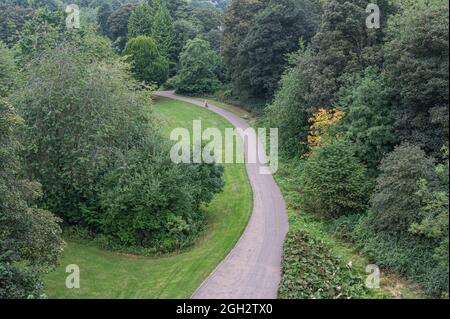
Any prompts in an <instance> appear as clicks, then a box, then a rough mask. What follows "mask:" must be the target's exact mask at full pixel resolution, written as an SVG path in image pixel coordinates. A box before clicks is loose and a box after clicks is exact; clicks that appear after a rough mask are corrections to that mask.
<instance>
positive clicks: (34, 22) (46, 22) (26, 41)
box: [15, 8, 66, 65]
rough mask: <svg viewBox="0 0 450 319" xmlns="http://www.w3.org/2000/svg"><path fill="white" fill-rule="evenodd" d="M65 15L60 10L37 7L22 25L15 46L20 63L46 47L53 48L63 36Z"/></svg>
mask: <svg viewBox="0 0 450 319" xmlns="http://www.w3.org/2000/svg"><path fill="white" fill-rule="evenodd" d="M64 31H66V25H65V16H64V12H63V11H62V10H55V11H50V10H49V9H47V8H43V9H37V10H36V11H35V13H34V16H33V19H31V20H29V21H27V22H26V23H25V25H24V27H23V30H22V33H21V36H20V40H19V41H18V42H17V44H16V46H15V48H16V51H17V58H18V60H19V63H20V64H21V65H24V64H25V63H27V62H29V61H30V59H32V57H33V56H34V55H35V54H36V53H39V52H42V51H44V50H46V49H50V48H54V47H56V45H57V44H58V43H60V42H61V41H62V39H63V38H64Z"/></svg>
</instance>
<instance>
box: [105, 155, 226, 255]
mask: <svg viewBox="0 0 450 319" xmlns="http://www.w3.org/2000/svg"><path fill="white" fill-rule="evenodd" d="M168 154H169V150H167V149H165V148H164V147H161V146H158V147H157V148H154V149H153V150H151V149H149V147H148V146H146V148H145V149H139V150H138V152H134V154H128V156H127V157H128V158H129V159H130V160H129V161H128V162H127V166H126V167H125V168H123V167H122V168H118V169H116V170H114V171H112V172H111V173H109V174H108V175H107V177H106V186H105V190H104V191H103V192H102V195H101V203H102V207H103V210H104V212H105V213H104V217H103V227H102V232H103V233H104V234H106V235H107V236H108V237H109V239H110V244H111V245H112V246H114V247H115V248H119V249H120V248H121V247H138V246H139V247H153V248H155V250H156V251H157V252H162V253H164V252H169V251H173V250H176V249H182V248H185V247H186V246H188V245H190V244H192V243H193V241H194V240H195V239H196V238H197V235H198V233H199V231H200V230H201V229H202V226H203V222H204V216H203V214H202V213H201V210H200V204H201V203H209V202H210V201H211V200H212V198H213V195H214V194H215V193H217V192H219V191H220V190H221V189H222V187H223V180H222V174H223V170H222V168H221V167H219V166H216V165H198V166H194V165H174V164H173V163H172V162H171V160H170V158H169V156H168Z"/></svg>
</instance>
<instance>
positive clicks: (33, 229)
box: [0, 97, 63, 299]
mask: <svg viewBox="0 0 450 319" xmlns="http://www.w3.org/2000/svg"><path fill="white" fill-rule="evenodd" d="M21 125H23V120H22V119H21V118H20V117H19V116H18V114H17V112H16V111H15V109H14V108H13V107H12V106H11V105H10V104H9V103H8V102H7V101H6V100H5V99H2V98H1V97H0V172H1V173H0V282H1V285H0V298H2V299H4V298H8V299H10V298H21V299H24V298H28V297H34V298H38V297H40V296H41V295H42V294H43V291H42V287H43V283H42V275H43V274H44V273H46V272H48V271H50V270H52V269H53V268H54V267H55V266H56V264H57V260H58V257H59V255H60V254H61V252H62V248H63V241H62V238H61V229H60V227H59V225H58V223H59V222H60V220H59V219H58V218H56V217H55V216H53V214H51V213H50V212H48V211H46V210H42V209H38V208H36V206H35V205H34V204H33V202H34V201H35V200H37V199H38V198H39V197H40V195H41V190H40V185H39V184H38V183H36V182H31V181H28V180H27V179H26V178H25V176H24V171H23V168H22V165H21V162H20V159H19V155H18V154H19V148H20V147H21V145H20V144H19V141H18V140H17V138H16V136H17V129H18V127H19V126H21Z"/></svg>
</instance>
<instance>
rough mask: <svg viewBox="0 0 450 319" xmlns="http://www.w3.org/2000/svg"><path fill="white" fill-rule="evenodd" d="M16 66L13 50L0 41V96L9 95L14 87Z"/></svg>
mask: <svg viewBox="0 0 450 319" xmlns="http://www.w3.org/2000/svg"><path fill="white" fill-rule="evenodd" d="M15 75H16V66H15V64H14V59H13V55H12V52H11V50H9V49H8V48H7V47H6V46H5V45H4V44H3V43H2V42H0V97H2V96H6V95H8V93H9V92H10V91H11V89H12V88H13V85H14V82H15Z"/></svg>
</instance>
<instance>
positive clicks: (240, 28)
mask: <svg viewBox="0 0 450 319" xmlns="http://www.w3.org/2000/svg"><path fill="white" fill-rule="evenodd" d="M266 2H267V0H233V1H231V4H230V6H229V7H228V8H227V10H226V12H225V16H224V31H223V43H222V55H223V61H224V63H225V66H226V67H227V70H228V73H229V77H230V78H231V79H236V80H235V81H234V82H235V87H237V88H239V87H241V85H242V83H240V82H239V77H240V74H241V70H240V68H239V66H238V65H237V63H235V59H236V57H237V55H238V49H239V46H240V44H241V43H242V42H243V41H244V39H245V37H246V36H247V34H248V32H249V30H250V27H251V25H252V23H253V18H254V17H255V16H256V15H257V14H258V12H259V11H260V10H261V9H262V8H264V5H265V3H266Z"/></svg>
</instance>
